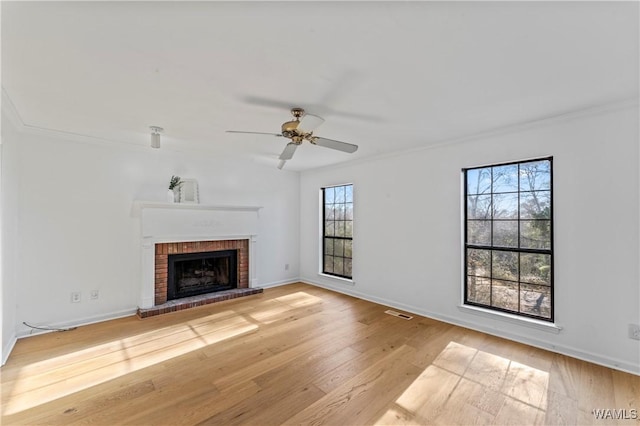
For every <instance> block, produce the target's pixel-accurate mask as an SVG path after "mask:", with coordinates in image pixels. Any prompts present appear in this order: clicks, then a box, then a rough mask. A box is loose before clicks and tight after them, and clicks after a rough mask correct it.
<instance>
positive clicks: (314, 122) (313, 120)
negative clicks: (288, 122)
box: [298, 114, 324, 132]
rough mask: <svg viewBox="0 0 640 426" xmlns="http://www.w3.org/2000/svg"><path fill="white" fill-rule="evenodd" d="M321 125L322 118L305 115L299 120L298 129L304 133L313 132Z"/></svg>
mask: <svg viewBox="0 0 640 426" xmlns="http://www.w3.org/2000/svg"><path fill="white" fill-rule="evenodd" d="M322 123H324V118H322V117H318V116H317V115H313V114H305V115H303V116H302V118H301V119H300V124H298V129H300V130H303V131H305V132H313V131H314V130H315V129H316V128H317V127H318V126H319V125H321V124H322Z"/></svg>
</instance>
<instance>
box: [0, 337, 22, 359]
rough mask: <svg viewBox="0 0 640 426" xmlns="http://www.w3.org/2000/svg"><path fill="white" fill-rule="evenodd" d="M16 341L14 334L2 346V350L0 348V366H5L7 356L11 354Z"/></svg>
mask: <svg viewBox="0 0 640 426" xmlns="http://www.w3.org/2000/svg"><path fill="white" fill-rule="evenodd" d="M17 341H18V338H17V337H16V335H15V333H14V334H13V335H12V336H11V337H10V338H9V341H8V342H7V344H6V345H5V346H4V348H2V364H0V366H2V365H5V364H6V363H7V360H8V359H9V355H10V354H11V351H12V350H13V347H14V346H15V345H16V342H17Z"/></svg>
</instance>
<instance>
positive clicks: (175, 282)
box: [167, 250, 238, 300]
mask: <svg viewBox="0 0 640 426" xmlns="http://www.w3.org/2000/svg"><path fill="white" fill-rule="evenodd" d="M237 265H238V250H221V251H213V252H205V253H188V254H171V255H169V257H168V271H167V272H168V277H167V300H173V299H180V298H183V297H189V296H196V295H198V294H204V293H213V292H216V291H222V290H229V289H232V288H237V287H238V266H237Z"/></svg>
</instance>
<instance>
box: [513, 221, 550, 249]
mask: <svg viewBox="0 0 640 426" xmlns="http://www.w3.org/2000/svg"><path fill="white" fill-rule="evenodd" d="M520 247H522V248H531V249H549V248H551V221H549V220H523V221H521V222H520Z"/></svg>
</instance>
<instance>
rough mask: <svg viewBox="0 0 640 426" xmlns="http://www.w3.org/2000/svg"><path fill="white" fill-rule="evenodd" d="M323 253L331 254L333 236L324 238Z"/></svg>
mask: <svg viewBox="0 0 640 426" xmlns="http://www.w3.org/2000/svg"><path fill="white" fill-rule="evenodd" d="M324 254H329V255H333V238H325V239H324Z"/></svg>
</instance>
